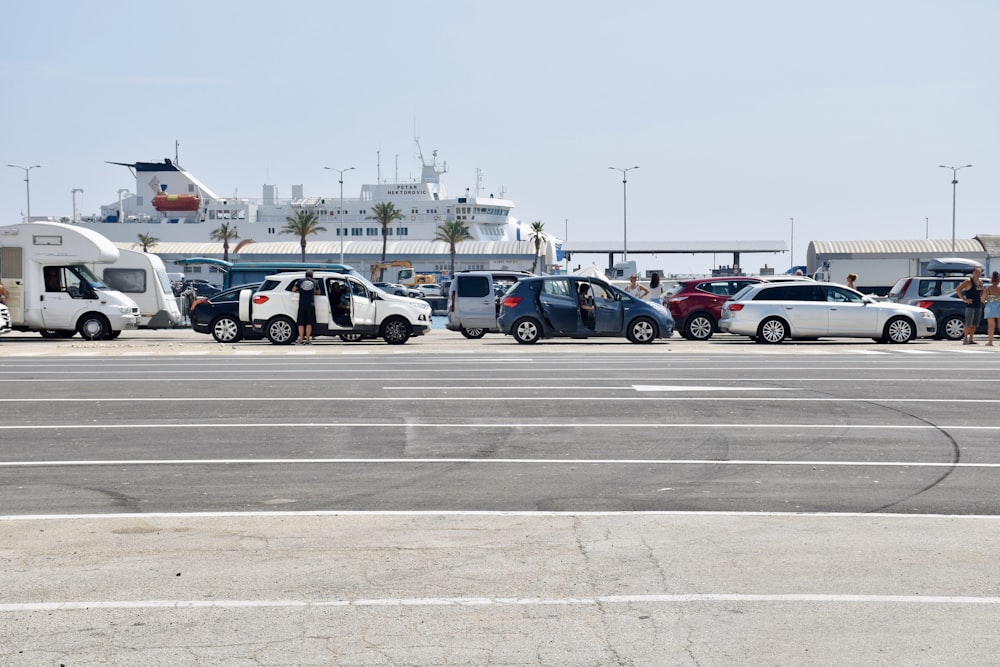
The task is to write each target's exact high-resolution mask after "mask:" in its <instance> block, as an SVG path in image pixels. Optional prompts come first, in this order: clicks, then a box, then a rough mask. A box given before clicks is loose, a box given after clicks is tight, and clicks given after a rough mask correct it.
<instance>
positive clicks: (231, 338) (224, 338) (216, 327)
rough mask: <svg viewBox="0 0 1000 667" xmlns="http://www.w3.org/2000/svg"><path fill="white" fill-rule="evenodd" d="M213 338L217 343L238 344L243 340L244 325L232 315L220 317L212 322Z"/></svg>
mask: <svg viewBox="0 0 1000 667" xmlns="http://www.w3.org/2000/svg"><path fill="white" fill-rule="evenodd" d="M212 338H214V339H215V341H216V342H217V343H238V342H240V341H241V340H243V325H242V324H240V323H239V322H238V321H236V319H235V318H233V316H232V315H220V316H219V317H217V318H215V320H214V321H213V322H212Z"/></svg>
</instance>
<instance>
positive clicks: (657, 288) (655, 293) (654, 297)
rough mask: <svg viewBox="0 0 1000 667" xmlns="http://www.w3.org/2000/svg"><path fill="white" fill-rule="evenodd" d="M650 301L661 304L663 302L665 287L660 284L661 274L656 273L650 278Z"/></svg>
mask: <svg viewBox="0 0 1000 667" xmlns="http://www.w3.org/2000/svg"><path fill="white" fill-rule="evenodd" d="M647 292H648V296H649V300H650V301H654V302H656V303H660V302H661V301H662V300H663V285H661V284H660V274H659V273H657V272H656V271H654V272H653V275H651V276H650V277H649V290H647Z"/></svg>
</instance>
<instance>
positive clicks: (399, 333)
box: [382, 317, 411, 345]
mask: <svg viewBox="0 0 1000 667" xmlns="http://www.w3.org/2000/svg"><path fill="white" fill-rule="evenodd" d="M410 333H411V331H410V323H409V322H407V321H406V320H405V319H404V318H402V317H390V318H389V319H387V320H386V321H385V322H383V323H382V339H383V340H385V342H386V343H388V344H389V345H402V344H403V343H405V342H406V341H408V340H410Z"/></svg>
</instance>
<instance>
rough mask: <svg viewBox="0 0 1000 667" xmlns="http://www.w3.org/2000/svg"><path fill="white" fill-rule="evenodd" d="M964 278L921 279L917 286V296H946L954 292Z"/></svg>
mask: <svg viewBox="0 0 1000 667" xmlns="http://www.w3.org/2000/svg"><path fill="white" fill-rule="evenodd" d="M964 280H965V278H938V279H933V280H921V281H920V285H918V286H917V295H918V296H948V295H950V294H954V293H955V290H956V289H958V286H959V285H961V284H962V282H963V281H964Z"/></svg>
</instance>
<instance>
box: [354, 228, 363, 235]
mask: <svg viewBox="0 0 1000 667" xmlns="http://www.w3.org/2000/svg"><path fill="white" fill-rule="evenodd" d="M364 234H365V230H364V228H362V227H352V228H351V236H364Z"/></svg>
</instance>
